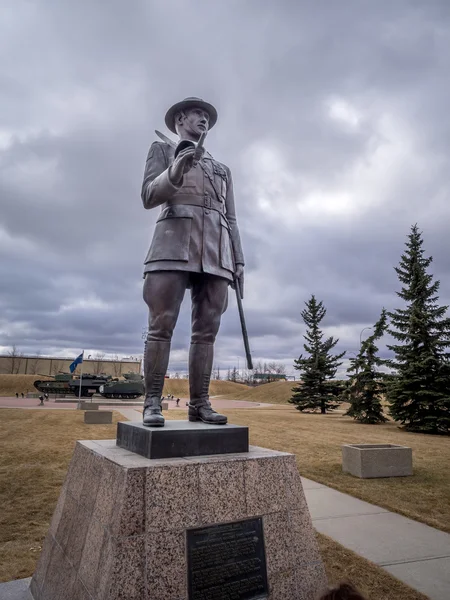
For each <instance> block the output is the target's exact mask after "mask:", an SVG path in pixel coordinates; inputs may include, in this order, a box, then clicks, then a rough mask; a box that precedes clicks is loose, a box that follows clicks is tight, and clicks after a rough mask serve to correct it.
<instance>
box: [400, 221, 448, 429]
mask: <svg viewBox="0 0 450 600" xmlns="http://www.w3.org/2000/svg"><path fill="white" fill-rule="evenodd" d="M422 245H423V239H422V233H421V232H420V231H419V230H418V227H417V225H414V226H413V227H412V228H411V233H410V234H409V236H408V241H407V242H406V250H405V252H404V253H403V254H402V257H401V260H400V264H399V266H398V267H396V268H395V270H396V272H397V275H398V278H399V280H400V282H401V283H402V284H403V287H402V289H401V291H400V292H397V294H398V296H400V298H401V299H402V300H404V302H405V308H402V309H400V308H399V309H397V310H395V311H394V312H390V313H388V315H389V317H390V318H391V328H390V329H389V330H388V331H389V333H390V334H391V335H392V336H393V337H394V338H395V339H396V340H397V341H398V342H399V343H398V344H395V345H394V344H393V345H391V346H388V348H389V349H390V350H392V351H393V352H394V353H395V359H394V360H393V361H391V366H393V367H394V369H395V370H396V375H395V376H393V377H392V380H391V381H390V383H389V386H388V400H389V402H390V405H391V406H390V412H391V415H392V416H393V417H394V419H395V420H396V421H399V422H400V423H402V425H404V426H405V429H407V430H409V431H420V432H423V433H444V434H447V435H448V434H449V433H450V362H449V353H448V348H449V346H450V319H449V318H448V317H446V316H445V315H446V311H447V308H448V307H447V306H439V305H438V299H439V296H438V295H437V293H438V290H439V285H440V282H439V281H435V282H434V283H433V275H431V274H429V273H428V272H427V269H428V267H429V266H430V264H431V262H432V260H433V259H432V257H429V258H425V257H424V250H423V248H422Z"/></svg>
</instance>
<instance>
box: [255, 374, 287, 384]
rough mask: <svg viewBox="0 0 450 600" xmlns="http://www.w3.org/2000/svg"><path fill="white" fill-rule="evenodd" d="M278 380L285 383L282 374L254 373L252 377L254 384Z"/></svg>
mask: <svg viewBox="0 0 450 600" xmlns="http://www.w3.org/2000/svg"><path fill="white" fill-rule="evenodd" d="M280 379H282V380H284V381H286V375H285V374H284V373H255V374H254V375H253V380H254V381H255V383H269V382H270V381H279V380H280Z"/></svg>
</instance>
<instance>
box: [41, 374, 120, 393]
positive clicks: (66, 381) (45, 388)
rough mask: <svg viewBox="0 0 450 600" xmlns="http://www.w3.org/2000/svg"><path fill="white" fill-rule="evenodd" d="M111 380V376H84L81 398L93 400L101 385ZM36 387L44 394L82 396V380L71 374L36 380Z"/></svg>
mask: <svg viewBox="0 0 450 600" xmlns="http://www.w3.org/2000/svg"><path fill="white" fill-rule="evenodd" d="M110 380H111V375H91V374H90V373H85V374H83V376H82V378H81V397H82V398H92V396H93V395H94V394H96V393H97V392H98V390H99V388H100V386H101V385H103V384H105V383H107V382H108V381H110ZM33 385H34V387H35V388H36V389H37V390H38V391H39V392H41V393H42V394H73V395H74V396H76V397H78V396H79V395H80V378H79V377H76V378H75V377H74V376H73V375H70V374H69V373H58V375H55V377H54V378H53V379H48V380H40V379H38V380H36V381H35V382H34V383H33Z"/></svg>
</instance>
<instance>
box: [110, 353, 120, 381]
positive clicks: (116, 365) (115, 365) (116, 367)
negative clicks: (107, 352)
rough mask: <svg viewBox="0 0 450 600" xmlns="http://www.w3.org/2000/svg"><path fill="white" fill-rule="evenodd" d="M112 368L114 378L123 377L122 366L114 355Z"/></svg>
mask: <svg viewBox="0 0 450 600" xmlns="http://www.w3.org/2000/svg"><path fill="white" fill-rule="evenodd" d="M112 368H113V373H114V377H120V376H121V375H122V364H121V362H120V359H119V356H118V355H117V354H114V356H113V363H112Z"/></svg>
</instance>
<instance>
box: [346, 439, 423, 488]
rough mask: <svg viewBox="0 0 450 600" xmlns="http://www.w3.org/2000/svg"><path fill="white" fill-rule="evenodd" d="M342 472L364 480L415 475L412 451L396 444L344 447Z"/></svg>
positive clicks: (351, 445)
mask: <svg viewBox="0 0 450 600" xmlns="http://www.w3.org/2000/svg"><path fill="white" fill-rule="evenodd" d="M342 470H343V471H344V472H345V473H350V474H351V475H354V476H355V477H361V478H362V479H374V478H377V477H407V476H408V475H412V474H413V468H412V449H411V448H408V447H406V446H396V445H395V444H348V445H346V446H342Z"/></svg>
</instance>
